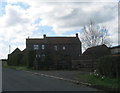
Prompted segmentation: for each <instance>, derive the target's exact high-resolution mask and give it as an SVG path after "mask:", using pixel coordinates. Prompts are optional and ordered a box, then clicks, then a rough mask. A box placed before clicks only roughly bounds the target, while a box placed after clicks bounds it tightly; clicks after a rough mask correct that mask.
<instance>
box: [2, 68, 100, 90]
mask: <svg viewBox="0 0 120 93" xmlns="http://www.w3.org/2000/svg"><path fill="white" fill-rule="evenodd" d="M2 71H3V73H2V81H3V82H2V91H98V90H97V89H94V88H90V87H86V86H83V85H76V84H73V83H70V82H67V81H63V80H59V79H55V78H52V77H45V76H38V75H35V74H31V73H28V72H24V71H17V70H13V69H6V68H3V70H2Z"/></svg>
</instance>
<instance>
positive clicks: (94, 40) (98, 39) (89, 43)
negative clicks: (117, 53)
mask: <svg viewBox="0 0 120 93" xmlns="http://www.w3.org/2000/svg"><path fill="white" fill-rule="evenodd" d="M80 39H81V41H82V45H83V48H84V49H87V48H89V47H93V46H97V45H102V44H105V45H107V46H111V41H110V39H109V34H108V30H107V29H106V27H105V26H103V27H100V26H99V25H95V24H94V23H93V22H92V21H91V22H90V24H89V25H88V26H84V28H83V32H82V34H81V37H80Z"/></svg>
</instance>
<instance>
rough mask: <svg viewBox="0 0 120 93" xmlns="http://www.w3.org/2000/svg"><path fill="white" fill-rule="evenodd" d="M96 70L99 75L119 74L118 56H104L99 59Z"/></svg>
mask: <svg viewBox="0 0 120 93" xmlns="http://www.w3.org/2000/svg"><path fill="white" fill-rule="evenodd" d="M97 68H98V72H99V73H100V74H101V75H104V76H107V77H110V78H116V77H119V76H120V56H112V55H109V56H104V57H102V58H100V59H99V62H98V66H97Z"/></svg>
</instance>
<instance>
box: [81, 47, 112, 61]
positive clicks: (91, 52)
mask: <svg viewBox="0 0 120 93" xmlns="http://www.w3.org/2000/svg"><path fill="white" fill-rule="evenodd" d="M108 54H110V50H109V48H108V47H107V46H106V45H99V46H95V47H91V48H88V49H87V50H86V51H85V52H84V53H83V54H82V55H81V57H80V59H81V58H82V59H95V58H99V57H102V56H104V55H108Z"/></svg>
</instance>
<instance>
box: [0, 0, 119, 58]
mask: <svg viewBox="0 0 120 93" xmlns="http://www.w3.org/2000/svg"><path fill="white" fill-rule="evenodd" d="M118 1H119V0H99V1H98V0H0V59H3V58H7V55H8V54H9V52H10V53H11V52H12V51H13V50H14V49H16V48H17V47H18V48H20V50H23V49H25V47H26V45H25V44H26V38H28V36H29V37H30V38H32V37H34V38H42V37H43V34H46V35H47V36H75V34H76V33H78V34H79V37H80V35H81V33H82V32H81V29H82V28H83V26H85V25H87V24H88V23H89V22H90V20H94V21H95V23H96V24H98V25H101V26H105V27H106V28H107V29H108V33H109V35H110V39H111V41H112V46H116V45H118V34H119V33H118ZM9 46H10V51H9Z"/></svg>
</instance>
